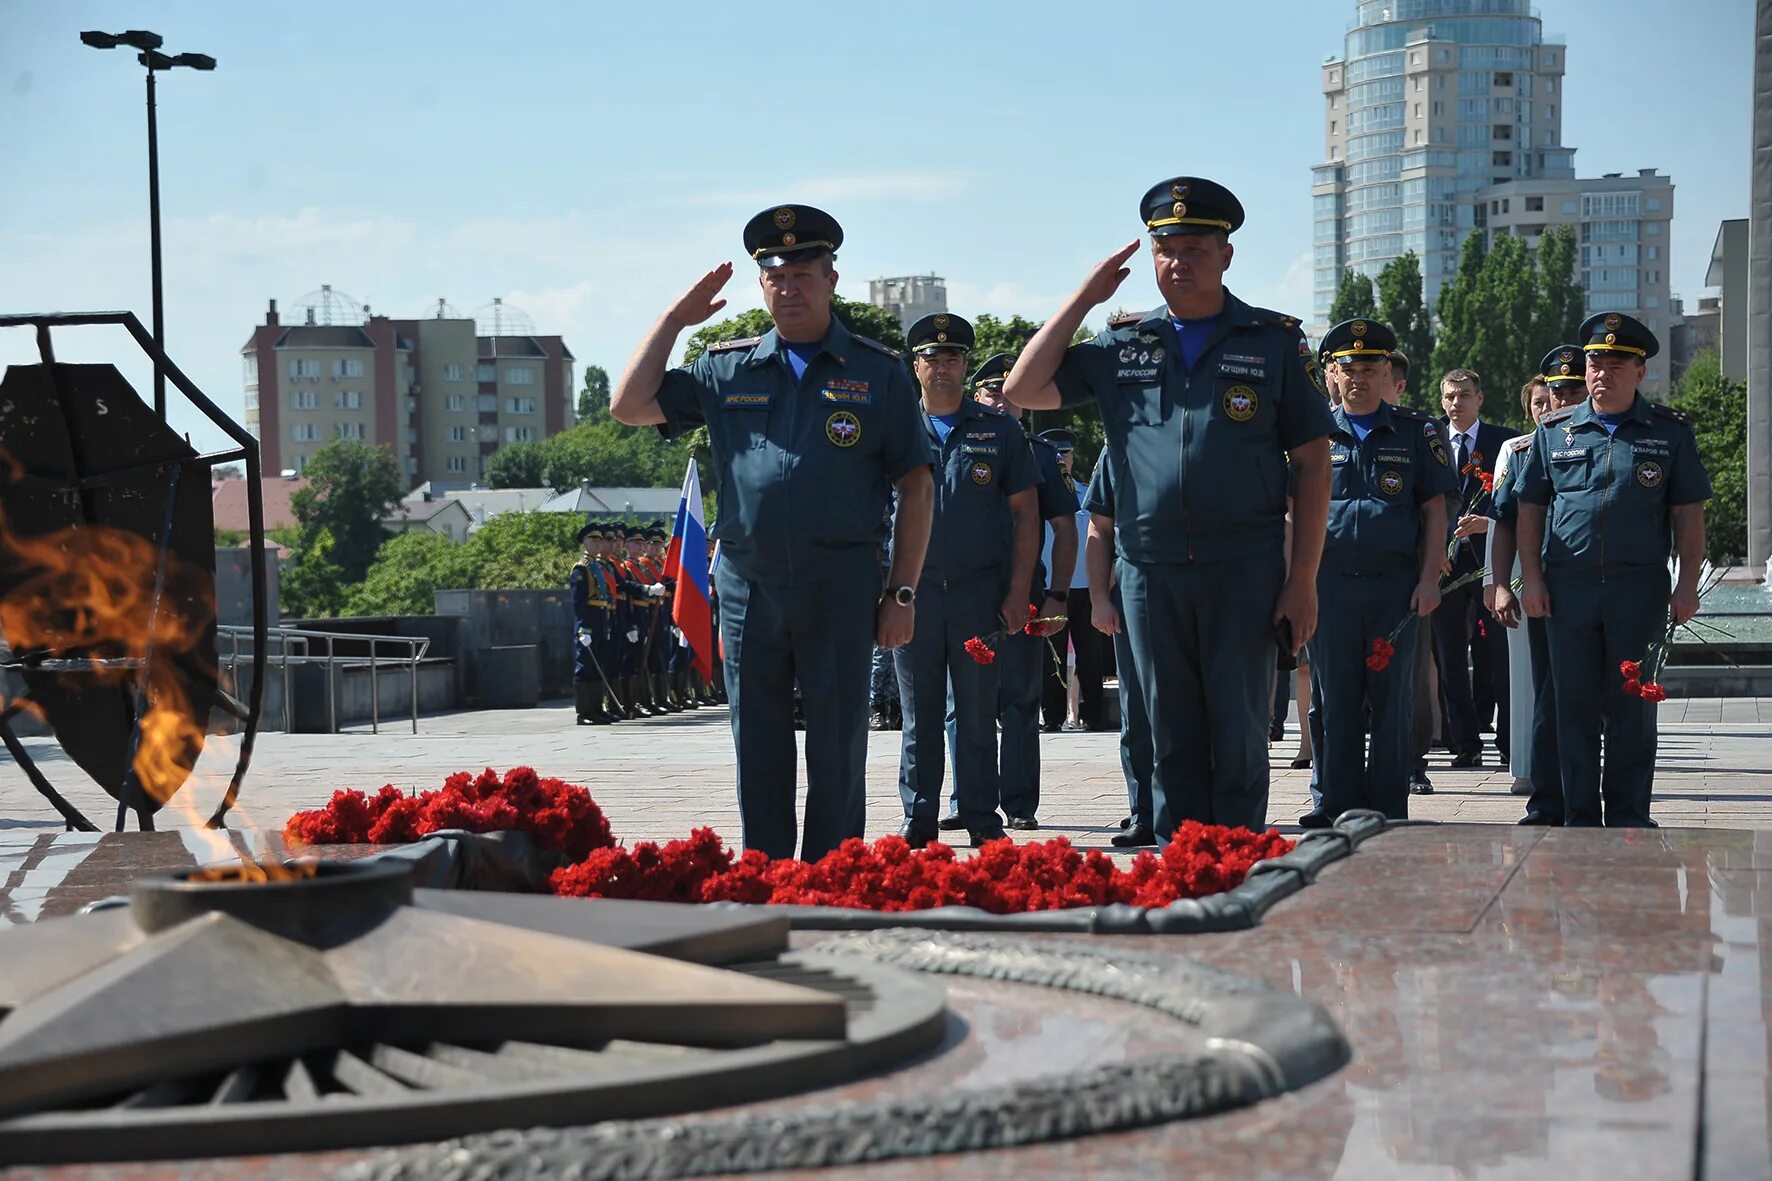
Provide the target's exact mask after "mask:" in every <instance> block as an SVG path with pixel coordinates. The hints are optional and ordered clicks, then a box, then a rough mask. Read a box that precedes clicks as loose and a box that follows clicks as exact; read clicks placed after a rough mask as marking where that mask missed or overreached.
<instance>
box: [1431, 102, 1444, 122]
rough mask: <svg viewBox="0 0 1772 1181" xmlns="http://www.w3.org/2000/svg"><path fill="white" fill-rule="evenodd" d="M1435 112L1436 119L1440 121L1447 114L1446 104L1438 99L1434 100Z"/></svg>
mask: <svg viewBox="0 0 1772 1181" xmlns="http://www.w3.org/2000/svg"><path fill="white" fill-rule="evenodd" d="M1433 112H1434V118H1436V119H1438V118H1439V117H1440V116H1441V115H1444V114H1445V113H1446V104H1445V103H1443V102H1441V101H1440V100H1439V99H1437V98H1436V99H1435V100H1434V105H1433Z"/></svg>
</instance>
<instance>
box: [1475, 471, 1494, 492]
mask: <svg viewBox="0 0 1772 1181" xmlns="http://www.w3.org/2000/svg"><path fill="white" fill-rule="evenodd" d="M1477 479H1478V480H1479V481H1480V482H1481V483H1482V485H1483V491H1485V492H1493V491H1495V474H1494V473H1493V472H1483V473H1481V474H1479V475H1478V477H1477Z"/></svg>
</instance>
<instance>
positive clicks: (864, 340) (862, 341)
mask: <svg viewBox="0 0 1772 1181" xmlns="http://www.w3.org/2000/svg"><path fill="white" fill-rule="evenodd" d="M852 339H853V340H854V341H855V343H856V344H859V345H865V346H867V347H868V348H870V349H873V350H874V351H875V352H876V353H885V354H886V355H887V356H888V357H891V358H892V359H893V360H894V361H896V360H898V358H899V352H898V350H897V349H894V348H887V347H886V346H885V345H883V344H881V343H880V342H879V341H877V340H872V339H870V338H868V337H866V336H857V337H853V338H852Z"/></svg>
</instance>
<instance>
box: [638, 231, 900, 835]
mask: <svg viewBox="0 0 1772 1181" xmlns="http://www.w3.org/2000/svg"><path fill="white" fill-rule="evenodd" d="M842 242H843V231H842V228H841V227H840V226H838V224H837V222H836V219H835V218H833V217H831V216H830V215H829V214H828V213H825V212H823V211H822V210H818V209H814V208H812V207H811V206H808V205H781V206H777V207H775V208H771V209H766V210H764V211H763V212H761V213H759V214H758V215H757V216H756V217H753V218H752V219H751V221H750V223H749V224H748V225H746V226H745V230H744V244H745V250H746V252H747V253H748V254H749V255H750V257H751V259H752V261H753V262H755V263H756V265H757V268H758V283H759V285H760V287H761V288H762V294H763V303H764V305H765V306H766V307H767V308H768V310H769V314H770V315H771V316H772V317H773V318H774V320H775V327H774V328H772V329H771V330H770V331H768V332H766V333H764V334H763V335H762V336H760V337H755V338H752V339H749V340H739V341H730V342H727V343H725V344H718V345H714V346H712V347H711V348H709V349H708V350H707V352H705V353H703V354H702V355H701V356H700V357H698V358H697V359H696V360H695V362H694V363H693V364H691V365H689V366H687V367H686V368H682V369H673V370H668V371H667V369H666V362H667V361H668V359H669V356H670V352H671V349H672V348H673V347H674V346H675V342H676V339H677V336H678V334H680V333H681V332H682V331H683V330H684V329H687V328H692V327H694V326H695V325H697V324H700V323H701V322H702V321H704V320H706V319H708V318H709V317H710V316H712V315H713V314H714V313H715V312H717V311H719V310H720V308H722V307H724V306H725V300H723V299H720V298H719V292H720V289H721V288H722V287H724V286H725V285H726V283H727V281H728V280H730V279H731V277H732V265H731V264H730V263H722V264H721V265H720V266H717V267H715V268H714V269H713V270H712V271H709V272H708V273H707V274H706V275H705V276H703V277H702V278H701V280H700V281H698V282H697V283H696V284H695V285H694V286H693V287H691V288H690V289H689V290H688V291H687V292H685V293H684V294H683V295H682V296H681V297H680V298H679V299H678V300H677V301H676V303H674V304H672V305H671V307H670V308H669V309H668V310H667V311H666V312H665V313H664V315H663V316H662V317H660V319H659V321H658V323H657V324H655V325H654V326H653V328H652V330H651V331H650V332H649V333H648V334H647V336H646V339H645V340H644V341H642V342H641V344H640V347H639V348H638V349H637V350H636V351H635V353H634V355H633V357H632V358H631V359H630V360H629V361H628V366H627V369H626V370H625V371H624V372H623V373H622V376H621V380H620V381H619V382H618V383H617V384H616V388H615V392H614V396H613V397H612V398H611V400H610V413H611V414H613V415H614V416H615V418H616V419H617V420H618V421H620V422H625V423H627V424H629V425H631V426H646V425H656V426H658V427H659V428H660V430H661V431H662V432H663V433H664V435H665V436H666V437H667V438H677V437H679V436H680V435H682V434H684V433H685V432H687V431H689V430H692V429H693V428H695V427H696V426H699V425H703V424H705V425H706V426H707V429H708V440H709V444H710V446H711V449H712V451H713V468H714V485H715V488H716V490H717V496H718V505H719V511H718V515H717V517H716V519H715V522H714V530H713V535H714V537H715V538H716V539H718V540H719V542H720V565H719V570H718V572H717V574H716V575H715V584H716V587H717V589H718V592H719V596H720V636H721V642H722V646H723V651H724V654H725V677H726V693H727V696H728V698H729V700H730V702H731V706H732V737H733V745H734V746H735V747H736V749H737V755H738V798H739V809H740V813H741V816H742V819H743V828H744V843H745V847H746V848H751V849H760V850H762V851H763V852H764V853H767V854H768V855H770V856H771V857H778V858H779V857H792V856H794V853H795V845H796V843H798V844H799V853H800V856H801V857H803V858H804V859H806V860H808V861H812V860H816V859H818V858H819V857H822V856H824V854H826V853H828V852H830V851H831V850H832V849H834V848H836V847H837V845H838V844H840V843H841V842H842V841H843V840H844V839H845V838H848V837H859V836H861V835H862V829H863V826H864V823H865V820H866V796H865V773H866V766H867V720H868V717H867V713H868V661H869V658H870V656H871V654H872V651H873V647H874V644H875V642H876V641H877V642H878V643H879V645H880V646H881V647H883V648H897V647H900V646H902V645H903V644H904V643H905V642H906V641H908V640H909V639H910V637H911V632H912V629H913V627H914V623H915V603H916V595H917V592H916V586H917V581H918V577H919V575H920V574H921V572H922V568H923V550H924V546H925V545H926V544H927V542H928V538H929V517H930V509H931V505H932V503H933V499H934V492H933V481H932V478H931V475H930V466H931V463H932V462H933V459H934V453H933V449H932V448H931V447H930V444H929V440H928V435H927V433H926V428H925V424H924V422H923V417H922V415H921V413H920V412H919V411H918V407H917V395H916V391H915V390H913V389H912V388H911V382H910V376H909V374H908V373H907V372H906V370H905V365H904V362H903V361H902V360H901V359H900V358H899V356H898V354H897V353H895V352H894V351H893V350H891V349H889V348H887V347H886V346H884V345H882V344H879V343H877V342H875V341H872V340H868V339H867V338H865V337H860V336H855V335H852V334H851V333H850V331H849V329H848V328H846V327H844V326H843V323H842V322H841V321H840V320H837V319H836V318H835V317H834V316H832V314H831V297H832V295H833V293H834V292H835V290H836V286H837V272H836V269H835V266H834V265H833V264H834V263H835V261H836V251H837V249H838V247H839V246H841V245H842ZM895 487H896V490H897V493H898V500H897V504H898V507H897V511H896V513H895V515H894V517H893V523H892V537H893V562H892V567H891V570H890V573H889V574H888V576H887V579H886V581H887V583H888V585H887V587H886V588H885V591H886V593H884V594H882V588H881V577H880V566H879V561H878V554H879V547H880V544H881V542H882V541H883V539H884V535H885V533H886V529H885V522H886V520H887V517H886V511H887V505H888V497H889V495H890V494H891V492H892V491H893V489H894V488H895ZM796 682H798V684H799V687H800V690H801V692H802V694H803V695H804V699H805V707H806V780H807V788H806V819H805V828H804V836H803V840H800V841H799V842H796V828H797V827H798V826H797V825H796V823H795V815H794V784H795V779H796V776H795V774H794V714H793V708H794V707H793V699H794V686H795V683H796Z"/></svg>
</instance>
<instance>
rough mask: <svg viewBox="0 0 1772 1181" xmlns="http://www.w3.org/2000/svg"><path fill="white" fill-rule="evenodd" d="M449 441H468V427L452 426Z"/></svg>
mask: <svg viewBox="0 0 1772 1181" xmlns="http://www.w3.org/2000/svg"><path fill="white" fill-rule="evenodd" d="M449 441H450V442H451V443H466V442H467V441H468V428H467V427H465V426H452V427H450V428H449Z"/></svg>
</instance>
